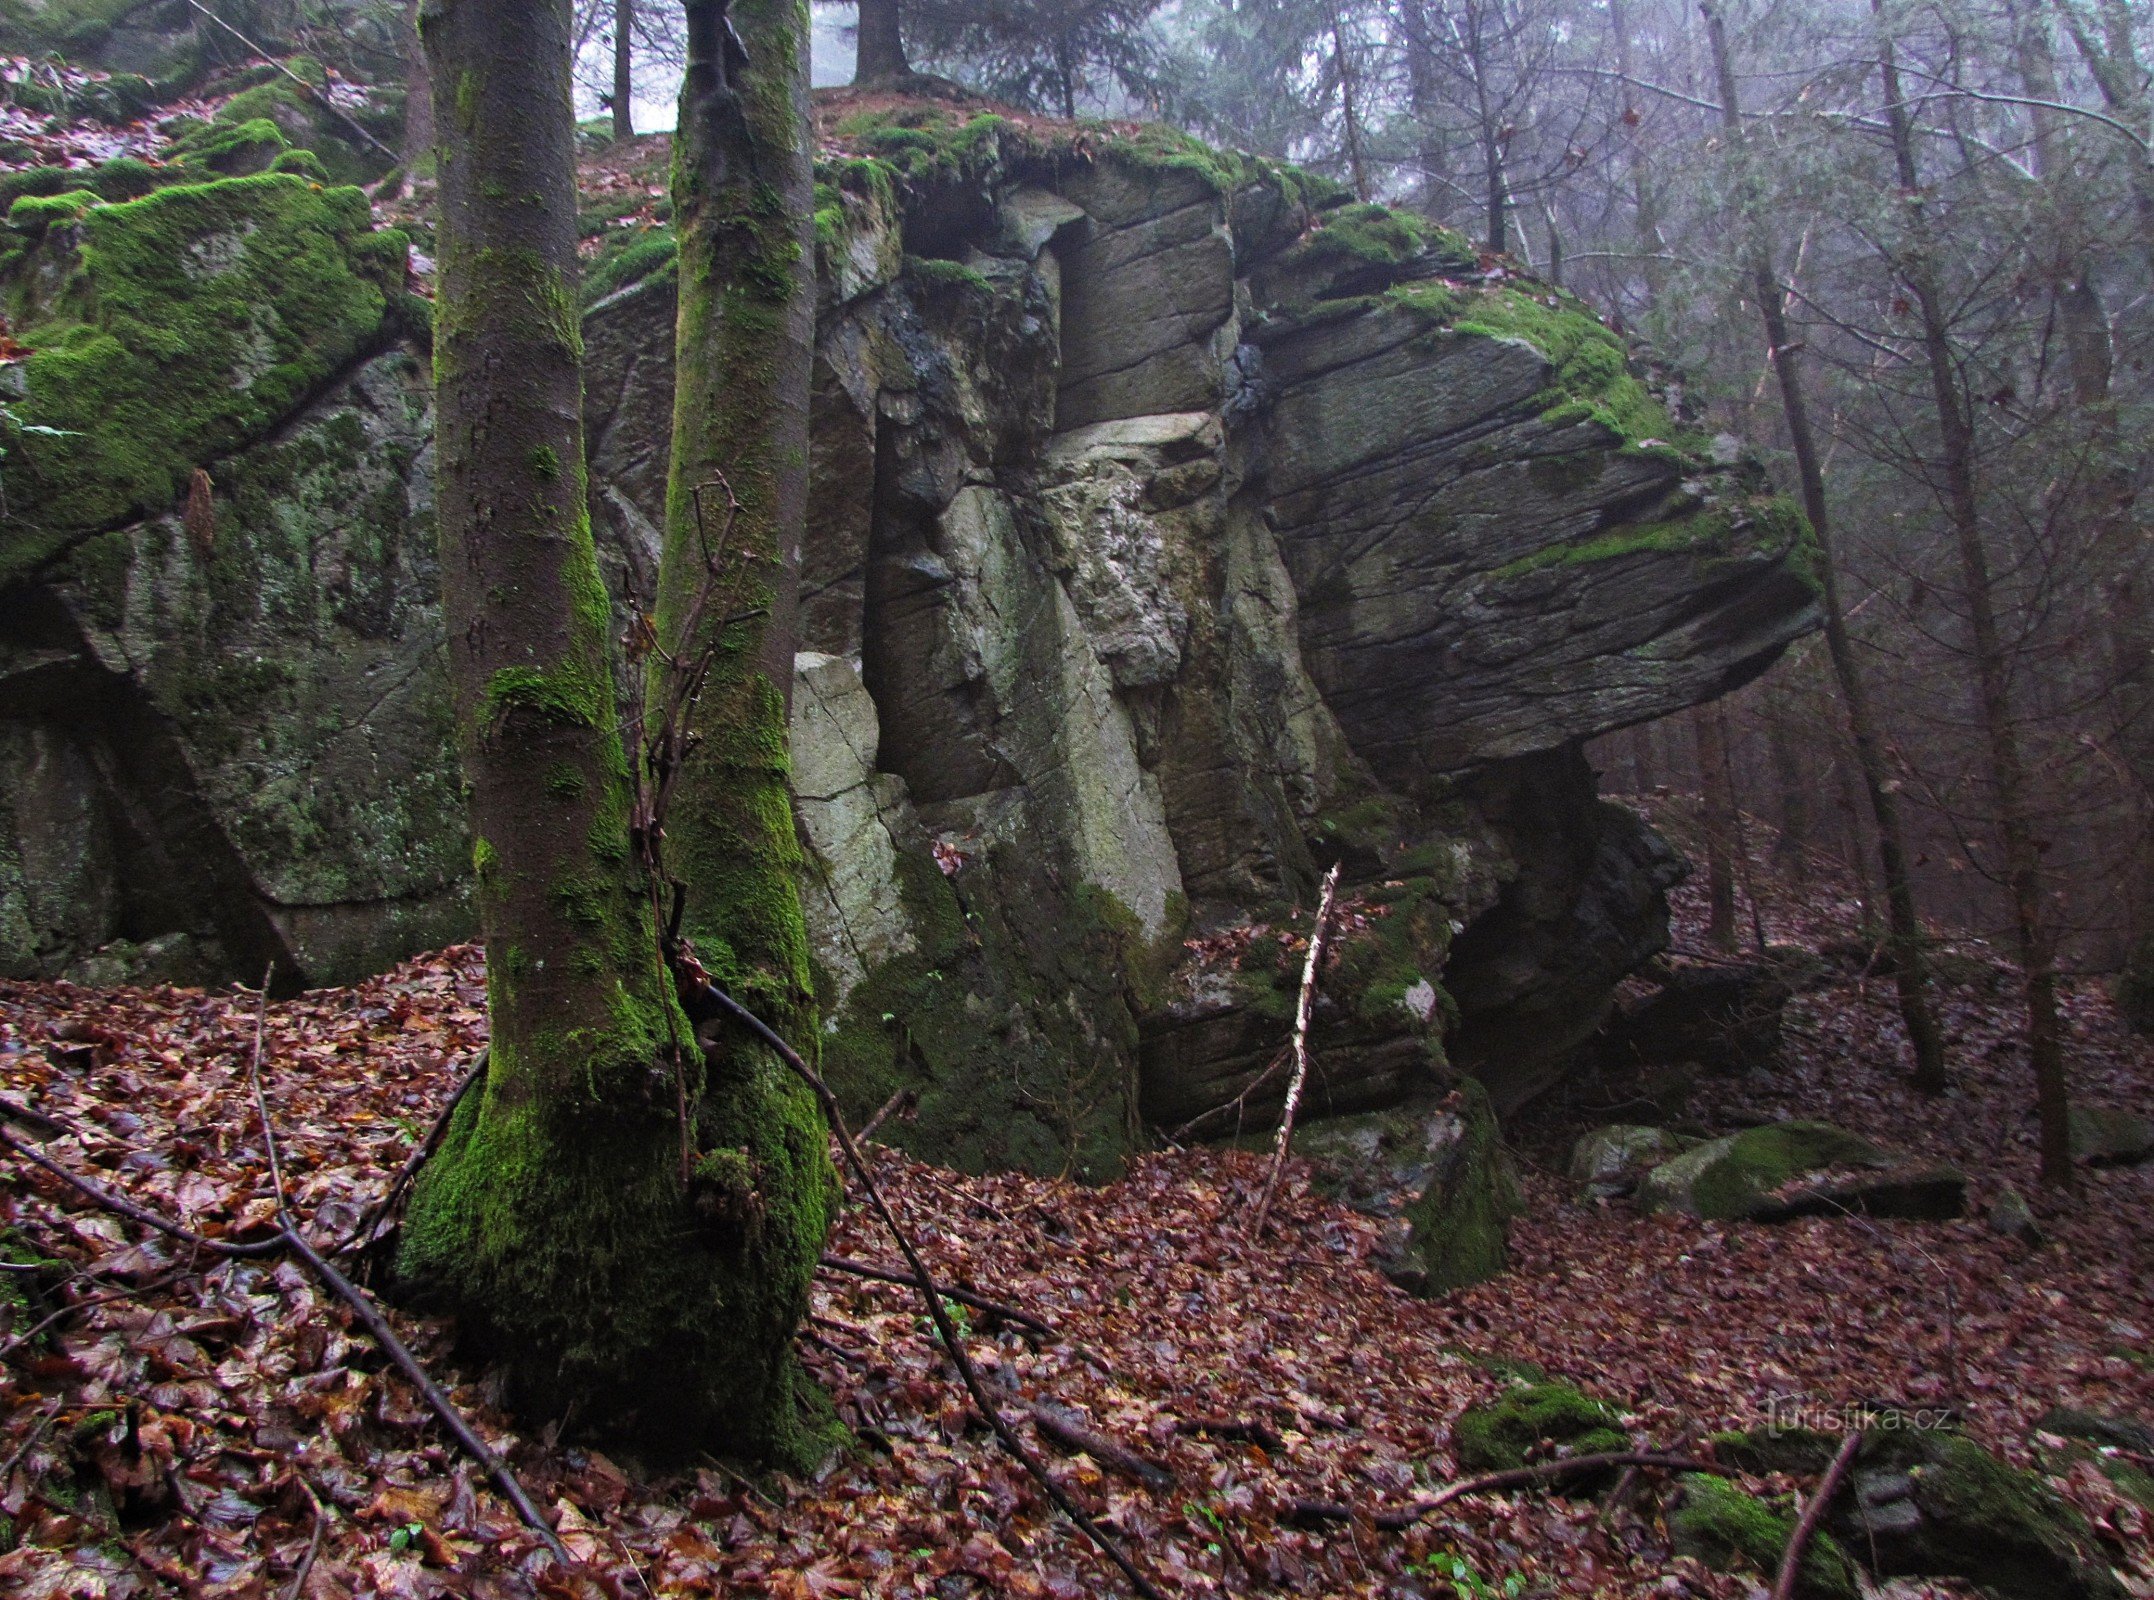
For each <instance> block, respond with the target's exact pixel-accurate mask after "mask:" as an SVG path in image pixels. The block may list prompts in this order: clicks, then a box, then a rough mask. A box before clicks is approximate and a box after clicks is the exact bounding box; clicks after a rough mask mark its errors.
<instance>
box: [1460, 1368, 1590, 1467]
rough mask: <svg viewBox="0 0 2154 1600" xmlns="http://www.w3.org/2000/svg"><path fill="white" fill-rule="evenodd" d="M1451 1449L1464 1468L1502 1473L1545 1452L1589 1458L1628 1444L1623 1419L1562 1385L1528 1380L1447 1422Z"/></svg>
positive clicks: (1540, 1456)
mask: <svg viewBox="0 0 2154 1600" xmlns="http://www.w3.org/2000/svg"><path fill="white" fill-rule="evenodd" d="M1451 1447H1452V1449H1453V1450H1455V1451H1456V1452H1457V1453H1458V1461H1459V1465H1460V1466H1461V1467H1463V1468H1465V1469H1466V1470H1467V1471H1468V1472H1506V1471H1509V1470H1511V1469H1512V1468H1514V1467H1523V1466H1525V1465H1526V1464H1527V1463H1528V1462H1530V1461H1542V1460H1546V1459H1547V1458H1549V1457H1550V1456H1591V1455H1601V1454H1604V1453H1606V1452H1608V1451H1612V1450H1627V1449H1629V1448H1630V1436H1629V1435H1628V1434H1626V1433H1624V1431H1623V1418H1622V1417H1621V1416H1620V1415H1619V1414H1618V1413H1617V1412H1616V1411H1614V1410H1613V1409H1611V1408H1610V1407H1608V1406H1606V1405H1603V1404H1602V1403H1601V1402H1600V1401H1598V1400H1595V1399H1593V1398H1592V1397H1591V1396H1590V1395H1587V1394H1584V1393H1582V1392H1580V1391H1579V1390H1577V1389H1574V1388H1572V1387H1571V1386H1570V1385H1569V1384H1567V1383H1529V1384H1522V1385H1520V1386H1519V1387H1518V1388H1516V1389H1512V1390H1510V1391H1509V1392H1507V1393H1505V1394H1502V1395H1499V1396H1498V1397H1497V1398H1496V1399H1494V1400H1491V1401H1489V1402H1488V1404H1486V1405H1479V1406H1468V1407H1467V1408H1466V1409H1465V1410H1464V1411H1462V1412H1460V1413H1459V1415H1458V1417H1457V1419H1456V1420H1454V1421H1453V1422H1452V1424H1451Z"/></svg>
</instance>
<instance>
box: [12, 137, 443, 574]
mask: <svg viewBox="0 0 2154 1600" xmlns="http://www.w3.org/2000/svg"><path fill="white" fill-rule="evenodd" d="M31 203H32V202H30V201H27V200H18V201H17V202H16V207H17V209H18V210H20V209H21V208H23V207H25V206H28V205H30V204H31ZM39 206H40V209H38V210H37V211H36V213H35V214H33V215H27V216H21V217H16V216H14V215H13V214H12V213H11V221H10V226H11V227H13V228H16V229H17V230H19V231H18V236H17V243H18V244H19V245H20V246H21V249H20V253H19V254H18V256H17V268H18V270H16V271H15V272H13V273H11V274H9V281H8V283H7V294H8V298H9V301H10V306H9V309H10V311H11V312H12V313H13V315H14V316H15V318H16V319H17V324H18V331H17V337H18V338H19V339H20V341H21V342H22V343H23V344H24V345H26V346H28V347H29V349H30V355H29V356H28V358H27V360H26V361H25V362H24V363H23V366H22V369H21V394H20V397H19V398H18V399H17V400H16V401H15V402H14V405H13V408H12V409H13V412H14V416H13V420H12V424H11V425H10V426H9V427H8V429H7V431H8V434H9V437H8V438H7V439H6V441H5V447H6V452H7V456H6V467H7V474H8V499H9V506H10V515H9V517H8V519H7V521H6V523H5V524H4V532H0V581H5V580H7V579H10V578H13V577H16V576H19V575H21V574H22V573H24V572H25V571H27V570H29V569H31V568H33V567H35V566H36V565H38V564H39V563H41V562H43V561H45V560H47V559H49V558H50V557H52V556H53V555H55V554H57V553H59V552H60V551H62V550H65V549H66V548H68V547H69V546H70V545H71V544H73V543H75V542H77V541H78V540H79V538H80V537H81V536H83V535H85V534H88V533H91V532H94V531H96V530H99V529H101V528H108V527H112V526H115V525H117V524H119V523H121V522H123V521H125V520H127V519H129V518H132V517H137V516H141V515H144V514H147V513H153V512H157V511H162V510H164V509H165V508H167V507H169V506H170V505H171V504H172V503H173V502H174V501H175V500H176V499H177V498H178V496H179V495H180V494H181V493H182V492H184V490H185V488H186V485H187V482H188V479H189V477H190V476H191V474H192V473H193V471H194V470H195V469H196V468H198V467H206V466H209V465H210V464H211V463H213V462H214V461H215V460H216V459H217V458H218V457H220V456H222V455H225V454H227V453H229V452H231V451H232V450H234V449H237V448H238V447H239V446H241V445H243V444H246V443H248V442H250V441H251V440H254V439H256V438H259V437H261V436H262V435H264V434H265V433H267V432H268V431H269V430H270V429H271V428H273V427H275V426H276V425H277V424H278V423H279V422H281V421H282V420H283V419H284V418H285V417H287V416H289V415H290V414H291V413H292V411H293V410H294V409H295V408H296V407H297V406H298V405H299V404H300V403H301V402H302V401H303V400H305V398H306V397H307V396H308V394H310V393H311V392H312V391H313V390H315V389H316V388H317V387H319V386H320V385H321V384H322V383H323V382H325V381H326V380H328V379H329V378H330V377H332V376H333V375H334V374H335V373H337V372H338V371H339V370H340V369H342V368H343V367H344V366H345V365H346V364H347V363H349V362H350V361H351V360H352V359H353V358H355V357H356V356H359V355H361V354H363V353H365V352H367V351H368V350H370V349H372V348H374V347H375V346H376V345H377V344H378V343H379V342H380V340H381V338H382V334H383V323H384V318H385V314H386V312H387V311H388V309H389V306H390V304H391V301H392V297H393V296H395V295H396V294H397V293H398V292H399V291H400V290H401V287H402V280H403V272H404V262H405V253H406V241H405V238H404V236H403V235H402V234H401V233H398V232H395V231H393V230H379V231H377V230H376V229H375V227H374V225H373V219H372V216H371V214H370V212H369V210H368V207H367V200H366V196H365V195H364V194H362V193H361V192H360V191H359V190H357V189H349V188H340V189H330V188H324V187H323V186H322V185H321V184H319V183H315V182H310V181H309V180H307V179H306V178H303V177H299V176H296V175H293V174H288V173H266V174H262V175H260V176H256V177H247V178H230V179H219V180H215V181H212V182H208V183H199V184H182V185H179V186H176V187H172V188H165V189H160V190H158V191H156V192H155V193H153V194H149V195H147V196H144V197H143V198H141V199H138V200H131V201H126V202H123V203H120V204H117V205H111V204H104V203H102V202H98V201H95V200H89V201H84V202H80V203H78V202H76V201H74V200H73V199H72V198H70V197H67V196H61V197H57V198H56V199H54V200H50V201H45V202H40V203H39ZM25 235H28V236H29V237H27V238H26V237H25ZM55 280H56V281H57V285H58V286H57V288H56V289H48V288H46V287H45V286H47V285H50V284H52V283H53V282H54V281H55ZM32 284H36V285H38V286H39V292H38V293H37V295H36V297H35V299H34V301H33V300H32V298H31V295H30V288H29V286H30V285H32Z"/></svg>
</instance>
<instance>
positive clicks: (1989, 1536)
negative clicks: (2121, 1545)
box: [1833, 1428, 2125, 1600]
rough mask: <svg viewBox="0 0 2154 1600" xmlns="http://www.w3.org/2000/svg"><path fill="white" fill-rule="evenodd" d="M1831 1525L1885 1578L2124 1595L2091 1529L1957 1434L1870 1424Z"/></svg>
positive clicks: (2045, 1490)
mask: <svg viewBox="0 0 2154 1600" xmlns="http://www.w3.org/2000/svg"><path fill="white" fill-rule="evenodd" d="M1850 1478H1851V1482H1850V1485H1849V1487H1848V1488H1847V1489H1846V1490H1845V1491H1843V1495H1842V1498H1841V1500H1840V1502H1839V1503H1838V1505H1837V1506H1836V1508H1835V1511H1834V1515H1833V1531H1834V1532H1836V1533H1837V1534H1838V1535H1839V1536H1840V1539H1841V1541H1842V1542H1843V1543H1844V1544H1845V1545H1846V1546H1847V1548H1848V1549H1850V1550H1855V1551H1858V1552H1860V1553H1861V1554H1862V1556H1863V1558H1864V1560H1865V1562H1866V1563H1867V1564H1868V1565H1869V1566H1871V1568H1872V1569H1873V1570H1874V1571H1876V1572H1877V1573H1878V1574H1880V1575H1881V1576H1884V1577H1942V1578H1965V1579H1967V1580H1968V1581H1970V1582H1973V1583H1978V1584H1980V1585H1981V1586H1982V1588H1983V1589H1984V1590H1985V1591H1987V1592H1989V1593H1992V1594H1997V1595H2001V1596H2004V1597H2005V1600H2124V1594H2125V1591H2124V1588H2123V1585H2121V1584H2120V1583H2118V1581H2117V1579H2116V1576H2115V1574H2114V1573H2112V1572H2111V1571H2110V1567H2109V1562H2108V1560H2107V1559H2106V1558H2105V1557H2104V1555H2103V1554H2102V1550H2101V1546H2100V1545H2099V1544H2098V1543H2097V1542H2096V1540H2095V1535H2094V1530H2093V1529H2092V1528H2091V1527H2090V1526H2089V1525H2088V1523H2087V1520H2086V1518H2085V1517H2083V1516H2081V1515H2080V1514H2079V1513H2078V1512H2077V1511H2076V1510H2074V1509H2073V1508H2072V1507H2071V1506H2069V1505H2067V1504H2066V1503H2065V1502H2064V1501H2063V1500H2062V1499H2060V1498H2059V1497H2058V1495H2057V1493H2056V1491H2055V1490H2053V1489H2051V1488H2050V1486H2049V1485H2048V1484H2047V1483H2046V1482H2044V1481H2043V1479H2042V1478H2041V1477H2040V1476H2039V1475H2037V1474H2035V1473H2032V1472H2023V1471H2021V1470H2019V1469H2018V1468H2016V1467H2011V1466H2007V1465H2006V1464H2005V1463H2004V1462H2002V1461H1999V1460H1998V1459H1997V1458H1996V1457H1995V1456H1993V1455H1991V1454H1990V1453H1989V1452H1988V1451H1987V1450H1984V1449H1983V1448H1982V1447H1981V1446H1980V1445H1978V1444H1976V1443H1975V1442H1974V1441H1973V1440H1971V1439H1968V1438H1966V1437H1965V1436H1964V1435H1961V1434H1958V1433H1952V1432H1948V1431H1945V1430H1943V1429H1932V1428H1873V1429H1872V1430H1870V1432H1869V1433H1868V1434H1866V1435H1865V1436H1864V1438H1863V1443H1862V1450H1861V1453H1860V1454H1859V1455H1858V1456H1857V1457H1856V1458H1855V1469H1854V1471H1853V1473H1851V1474H1850Z"/></svg>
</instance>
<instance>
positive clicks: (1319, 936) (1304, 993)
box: [1247, 861, 1342, 1240]
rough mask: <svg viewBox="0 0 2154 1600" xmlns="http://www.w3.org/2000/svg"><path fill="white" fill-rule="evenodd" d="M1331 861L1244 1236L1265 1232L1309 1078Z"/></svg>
mask: <svg viewBox="0 0 2154 1600" xmlns="http://www.w3.org/2000/svg"><path fill="white" fill-rule="evenodd" d="M1341 865H1342V863H1340V862H1337V861H1334V862H1333V863H1332V864H1331V870H1330V871H1329V872H1327V873H1325V874H1324V892H1323V894H1322V896H1321V897H1320V898H1319V899H1318V900H1317V902H1316V926H1315V927H1313V928H1311V929H1310V930H1309V959H1308V962H1307V963H1306V964H1305V965H1304V966H1303V967H1302V969H1301V998H1300V1000H1299V1001H1297V1002H1296V1003H1295V1006H1294V1075H1293V1076H1292V1077H1291V1078H1289V1079H1287V1083H1286V1109H1285V1110H1284V1111H1283V1112H1281V1113H1280V1115H1279V1136H1278V1138H1277V1139H1276V1140H1274V1141H1273V1144H1272V1151H1271V1171H1270V1172H1269V1173H1268V1174H1266V1176H1265V1179H1264V1192H1263V1194H1262V1195H1260V1196H1259V1197H1258V1199H1257V1205H1256V1214H1255V1215H1254V1216H1252V1217H1251V1218H1250V1219H1249V1231H1248V1234H1247V1237H1248V1238H1250V1239H1252V1240H1254V1239H1260V1238H1262V1237H1263V1236H1264V1222H1265V1219H1266V1218H1267V1217H1269V1216H1270V1215H1271V1201H1272V1196H1273V1195H1274V1194H1276V1193H1278V1190H1279V1175H1280V1174H1281V1173H1282V1172H1284V1171H1286V1153H1287V1150H1288V1148H1289V1147H1290V1146H1291V1145H1292V1144H1293V1142H1294V1113H1295V1112H1296V1111H1298V1110H1300V1109H1301V1091H1302V1089H1303V1087H1304V1086H1305V1085H1307V1083H1308V1081H1309V1019H1310V1018H1311V1017H1312V1016H1314V1015H1315V1012H1316V974H1317V971H1318V969H1319V968H1320V967H1322V966H1323V964H1324V936H1325V934H1326V933H1328V932H1329V931H1330V928H1331V907H1332V902H1333V901H1335V900H1337V899H1338V897H1339V868H1340V866H1341Z"/></svg>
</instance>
